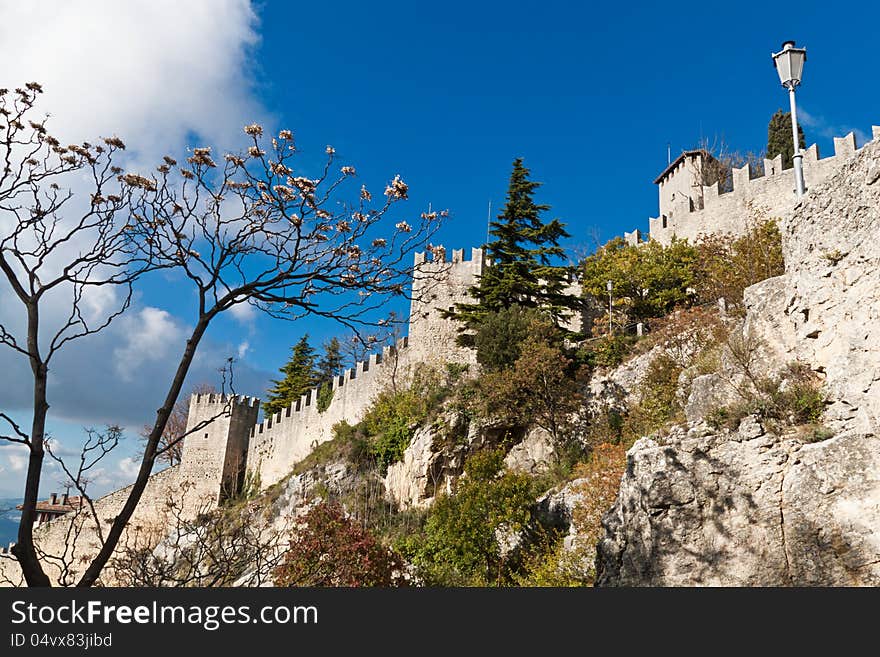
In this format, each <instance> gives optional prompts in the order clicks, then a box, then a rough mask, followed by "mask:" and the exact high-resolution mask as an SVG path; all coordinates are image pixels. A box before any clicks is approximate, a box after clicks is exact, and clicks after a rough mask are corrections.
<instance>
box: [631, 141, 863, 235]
mask: <svg viewBox="0 0 880 657" xmlns="http://www.w3.org/2000/svg"><path fill="white" fill-rule="evenodd" d="M873 136H874V138H876V137H878V136H880V127H878V126H874V127H873ZM856 152H857V148H856V139H855V135H854V134H853V133H850V134H848V135H847V136H845V137H839V138H838V137H835V139H834V155H833V156H830V157H827V158H820V156H819V147H818V146H817V145H816V144H813V145H812V146H810V147H809V148H808V149H806V150H805V151H804V179H805V181H806V185H807V190H808V193H809V189H810V187H811V186H813V185H817V184H819V183H820V182H822V181H823V180H825V179H826V178H828V177H829V176H830V175H831V174H832V173H833V172H834V171H836V170H838V169H839V168H840V166H841V165H842V164H843V163H845V162H847V161H848V160H850V159H851V158H852V157H853V156H854V155H855V153H856ZM794 185H795V183H794V170H793V169H783V168H782V156H781V155H780V156H777V157H776V158H774V159H772V160H764V175H760V176H757V177H756V174H755V173H754V172H752V170H751V167H750V166H749V165H748V164H747V165H746V166H744V167H742V168H740V169H734V170H733V189H732V191H729V192H724V193H722V192H720V191H719V186H718V184H717V183H716V184H715V185H710V186H704V187H703V188H702V208H700V204H699V203H698V204H696V205H695V206H694V209H693V210H690V209H689V208H688V207H686V206H684V205H679V206H675V209H674V211H672V212H670V213H669V214H667V215H665V216H663V215H661V216H660V217H656V218H650V219H649V220H648V222H649V225H650V237H651V239H654V240H657V241H658V242H660V243H661V244H668V243H669V242H671V241H672V238H673V236H675V237H678V238H687V239H688V240H690V241H694V240H696V239H697V238H698V237H699V236H700V235H701V234H710V233H716V234H717V233H731V234H734V235H737V234H741V233H743V232H744V231H745V230H746V229H747V221H748V218H749V215H750V209H751V208H752V207H753V208H755V209H761V210H763V211H765V212H766V213H767V214H768V215H769V216H771V217H782V216H783V215H786V214H788V213H789V212H790V211H791V210H792V208H794V206H795V204H796V202H797V196H796V194H795V186H794Z"/></svg>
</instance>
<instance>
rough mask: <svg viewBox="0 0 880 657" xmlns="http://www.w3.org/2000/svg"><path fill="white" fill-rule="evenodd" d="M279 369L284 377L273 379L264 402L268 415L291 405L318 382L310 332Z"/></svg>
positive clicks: (264, 409)
mask: <svg viewBox="0 0 880 657" xmlns="http://www.w3.org/2000/svg"><path fill="white" fill-rule="evenodd" d="M278 371H279V372H281V373H282V374H283V375H284V377H283V378H281V379H279V380H277V381H272V384H273V387H272V389H271V390H269V394H268V398H267V400H266V401H265V402H263V412H264V413H265V414H266V415H267V416H271V415H274V414H275V413H277V412H278V411H280V410H282V409H284V408H286V407H287V406H290V404H291V402H293V401H295V400H297V399H299V398H300V397H301V396H302V395H304V394H305V393H306V392H307V391H309V390H311V389H312V388H314V387H315V386H316V385H317V384H318V375H317V373H316V371H315V350H314V349H312V346H311V345H310V344H309V336H308V334H306V335H304V336H303V337H302V339H301V340H300V341H299V342H297V343H296V344H295V345H294V346H293V349H292V350H291V356H290V360H288V361H287V363H285V365H284V367H282V368H281V369H280V370H278Z"/></svg>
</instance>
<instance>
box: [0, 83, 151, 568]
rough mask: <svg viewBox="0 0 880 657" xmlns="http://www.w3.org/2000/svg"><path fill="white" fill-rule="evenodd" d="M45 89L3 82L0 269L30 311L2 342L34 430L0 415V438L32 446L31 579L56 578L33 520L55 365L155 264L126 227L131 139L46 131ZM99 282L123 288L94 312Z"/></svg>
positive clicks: (5, 331) (22, 549)
mask: <svg viewBox="0 0 880 657" xmlns="http://www.w3.org/2000/svg"><path fill="white" fill-rule="evenodd" d="M41 91H42V89H41V87H40V85H39V84H37V83H33V82H31V83H29V84H27V85H26V86H25V88H23V89H16V90H15V91H14V92H10V91H9V90H7V89H0V161H2V167H3V168H2V172H0V272H2V280H4V281H5V282H6V283H7V284H8V287H9V290H8V291H9V292H11V295H10V296H11V297H12V299H13V300H17V301H18V302H20V303H21V306H20V309H21V311H22V316H23V321H22V322H21V324H23V327H20V326H17V325H16V323H15V322H11V323H9V324H7V325H4V324H0V344H2V345H4V346H5V347H7V348H9V349H11V350H13V351H15V352H17V353H18V354H20V355H22V356H24V357H25V358H27V359H28V362H29V364H30V367H31V371H32V373H33V415H32V420H31V426H30V427H29V430H27V429H26V428H23V427H21V426H19V425H18V424H17V423H16V422H14V421H13V420H12V418H11V417H10V416H9V415H7V414H6V413H0V419H2V420H4V421H5V423H6V425H7V426H8V427H9V428H10V429H11V433H9V434H8V435H2V436H0V438H2V439H3V440H6V441H9V442H15V443H20V444H22V445H25V446H26V447H27V448H28V450H29V459H28V468H27V476H26V483H25V490H24V502H23V504H22V514H21V522H20V525H19V533H18V542H17V543H16V545H15V547H14V548H13V553H14V554H15V556H16V558H17V559H18V560H19V562H20V564H21V567H22V570H23V572H24V576H25V578H26V580H27V582H28V584H30V585H48V584H49V580H48V578H47V577H46V575H45V574H44V573H43V571H42V569H41V567H40V565H39V562H38V558H37V554H36V551H35V549H34V545H33V533H32V527H33V523H34V520H35V519H36V511H35V509H36V503H37V493H38V490H39V487H40V477H41V473H42V469H43V460H44V456H45V438H46V417H47V413H48V410H49V402H48V397H47V383H48V379H49V369H50V364H51V363H52V361H53V359H54V357H55V356H56V355H57V354H58V352H59V351H60V350H61V349H62V348H63V347H65V346H66V345H68V344H69V343H70V342H72V341H74V340H77V339H79V338H83V337H85V336H89V335H93V334H95V333H98V332H99V331H101V330H102V329H104V328H105V327H107V326H108V325H109V324H110V322H112V321H113V320H114V319H115V318H117V317H119V315H120V314H122V313H123V312H124V311H125V310H126V309H127V308H128V306H129V304H130V302H131V295H132V284H133V282H134V280H135V279H136V278H137V277H138V276H139V275H140V274H141V273H143V272H144V271H145V270H146V269H148V268H149V267H150V264H149V263H150V258H149V253H148V251H147V250H144V249H143V248H139V247H138V246H137V245H136V243H135V240H133V239H132V237H131V236H130V235H129V232H128V231H127V230H126V229H125V225H126V223H127V218H128V210H129V208H130V207H131V201H132V188H131V187H130V186H129V185H126V184H125V183H124V182H123V181H120V180H118V178H117V176H118V174H120V173H121V171H122V170H121V169H118V168H117V167H115V166H114V165H113V158H114V156H115V155H116V154H117V152H118V151H120V150H122V149H124V148H125V145H124V144H123V143H122V141H121V140H119V139H118V138H116V137H108V138H105V139H103V140H102V142H101V144H98V145H93V144H89V143H83V144H81V145H77V144H73V145H69V146H62V145H61V143H60V142H59V141H58V140H57V139H56V138H55V137H53V136H52V135H50V134H49V133H48V132H47V130H46V127H45V123H46V121H45V119H42V120H39V121H33V120H30V119H29V117H31V116H33V111H32V110H33V108H34V102H35V100H36V98H37V96H38V94H39V93H41ZM72 187H76V189H78V190H80V192H81V194H79V195H76V194H75V193H74V191H73V188H72ZM75 197H76V198H75ZM97 287H105V288H113V289H114V290H118V291H119V293H118V294H117V295H114V297H115V300H116V304H115V306H114V307H113V308H112V309H111V310H109V311H107V312H104V313H95V312H92V308H91V307H90V304H89V300H90V295H91V294H92V293H93V292H94V290H95V288H97ZM62 296H67V298H68V301H67V304H68V305H67V308H68V309H69V310H68V311H66V313H67V314H66V317H65V318H63V319H62V320H61V321H60V323H59V324H60V326H59V325H56V326H52V327H49V326H48V324H49V323H50V322H47V321H44V320H45V319H46V317H45V315H46V312H45V310H46V308H47V307H48V306H50V305H52V304H55V303H57V299H58V298H59V297H62Z"/></svg>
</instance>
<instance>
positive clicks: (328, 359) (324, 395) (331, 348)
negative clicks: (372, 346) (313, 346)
mask: <svg viewBox="0 0 880 657" xmlns="http://www.w3.org/2000/svg"><path fill="white" fill-rule="evenodd" d="M343 362H344V361H343V357H342V351H341V349H340V345H339V340H337V339H336V338H332V339H331V340H330V341H329V342H325V343H324V355H323V356H322V357H321V359H320V360H319V361H318V369H317V377H318V385H319V386H320V387H319V389H318V402H317V407H318V412H319V413H323V412H324V411H326V410H327V409H328V408H329V407H330V402H332V401H333V378H334V377H336V376H339V373H340V372H341V371H342V364H343Z"/></svg>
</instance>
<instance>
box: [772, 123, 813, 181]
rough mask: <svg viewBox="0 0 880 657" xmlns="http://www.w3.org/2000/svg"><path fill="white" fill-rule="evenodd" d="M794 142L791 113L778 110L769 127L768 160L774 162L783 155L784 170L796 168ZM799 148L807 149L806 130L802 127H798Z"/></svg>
mask: <svg viewBox="0 0 880 657" xmlns="http://www.w3.org/2000/svg"><path fill="white" fill-rule="evenodd" d="M792 141H793V140H792V134H791V112H783V111H782V110H781V109H779V110H776V113H775V114H773V116H772V117H770V123H769V124H768V125H767V159H771V160H772V159H773V158H774V157H776V156H777V155H780V154H781V155H782V168H783V169H790V168H792V167H793V166H794V159H793V158H794V144H793V143H792ZM798 147H799V148H806V147H807V142H806V139H805V138H804V130H803V128H802V127H801V126H800V125H798Z"/></svg>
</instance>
